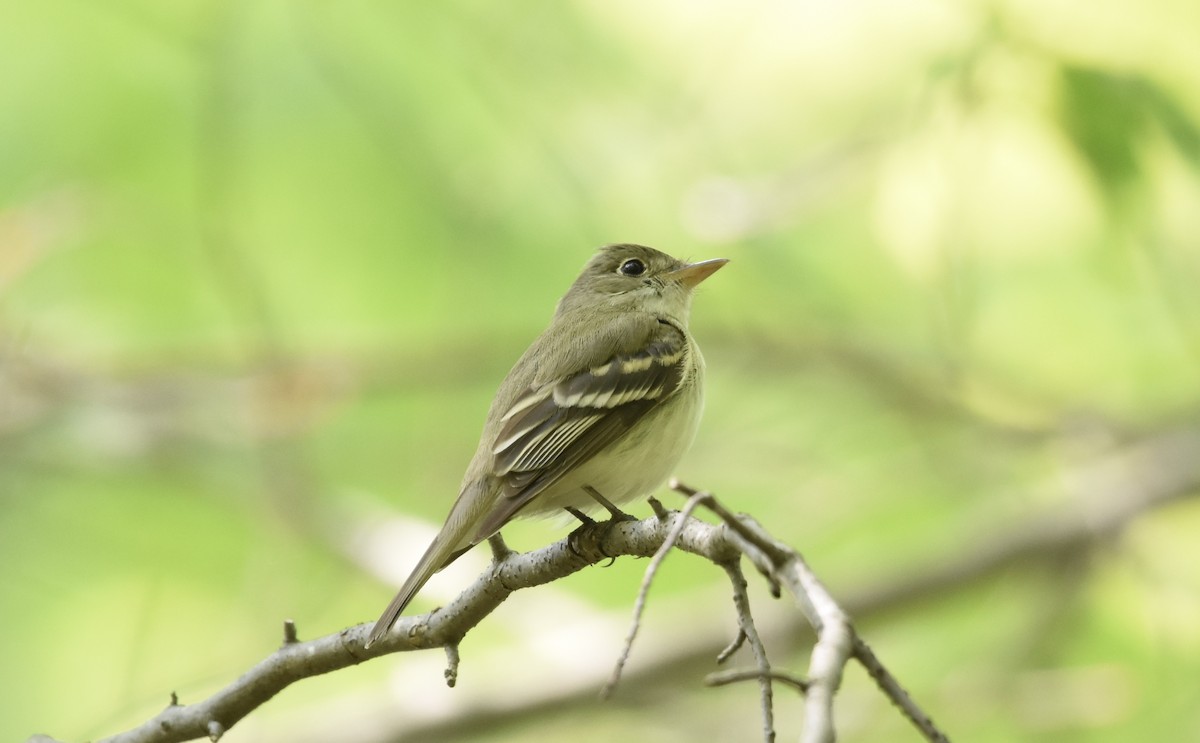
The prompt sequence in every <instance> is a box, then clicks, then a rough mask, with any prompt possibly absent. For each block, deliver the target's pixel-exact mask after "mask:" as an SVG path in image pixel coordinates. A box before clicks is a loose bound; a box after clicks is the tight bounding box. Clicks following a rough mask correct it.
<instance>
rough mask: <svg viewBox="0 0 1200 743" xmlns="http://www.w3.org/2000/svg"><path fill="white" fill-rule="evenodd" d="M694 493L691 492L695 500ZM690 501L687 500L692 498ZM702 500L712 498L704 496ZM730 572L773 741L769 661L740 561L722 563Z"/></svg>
mask: <svg viewBox="0 0 1200 743" xmlns="http://www.w3.org/2000/svg"><path fill="white" fill-rule="evenodd" d="M696 498H697V496H692V501H695V500H696ZM692 501H689V502H692ZM705 501H706V502H708V501H711V498H709V497H706V498H705ZM721 567H722V568H724V570H725V574H726V575H728V576H729V583H730V584H731V585H732V586H733V606H734V609H736V611H737V617H738V633H739V635H741V636H742V637H745V638H746V641H747V642H749V643H750V650H751V651H753V653H754V663H755V670H756V671H757V674H758V688H759V693H760V698H761V700H762V717H763V740H765V741H767V743H773V741H774V740H775V707H774V701H775V700H774V697H775V694H774V691H773V690H772V688H771V663H770V662H769V661H768V660H767V649H766V648H765V647H763V641H762V638H760V637H759V636H758V628H757V627H755V626H754V616H753V615H752V614H751V613H750V594H749V593H748V592H747V590H746V589H747V585H746V576H745V575H743V574H742V568H741V562H740V561H735V562H727V563H723V564H722V565H721Z"/></svg>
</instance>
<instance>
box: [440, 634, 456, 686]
mask: <svg viewBox="0 0 1200 743" xmlns="http://www.w3.org/2000/svg"><path fill="white" fill-rule="evenodd" d="M443 647H444V648H445V649H446V670H445V671H444V672H443V675H444V676H445V677H446V686H449V687H450V688H451V689H453V688H454V685H455V684H456V683H458V661H459V656H458V643H457V642H448V643H446V644H445V645H444V646H443Z"/></svg>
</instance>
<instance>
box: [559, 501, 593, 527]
mask: <svg viewBox="0 0 1200 743" xmlns="http://www.w3.org/2000/svg"><path fill="white" fill-rule="evenodd" d="M563 510H564V511H566V512H567V513H569V514H571V515H572V516H574V517H575V518H577V519H579V523H580V524H582V525H583V526H591V525H592V524H594V523H596V519H594V518H592V517H591V516H588V515H587V514H586V513H584V512H583V511H580V510H579V509H578V508H575V507H574V506H564V507H563Z"/></svg>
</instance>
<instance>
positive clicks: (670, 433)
mask: <svg viewBox="0 0 1200 743" xmlns="http://www.w3.org/2000/svg"><path fill="white" fill-rule="evenodd" d="M725 263H726V261H725V260H724V259H720V258H718V259H714V260H711V261H703V262H701V263H692V264H685V263H683V262H682V261H679V260H676V259H675V258H672V257H671V256H669V255H666V254H665V253H661V252H659V251H657V250H654V249H653V248H647V247H645V246H641V245H609V246H606V247H604V248H601V249H600V251H599V252H598V253H597V254H596V255H595V256H594V257H593V258H592V259H591V261H589V262H588V264H587V266H586V267H584V269H583V273H582V274H580V276H579V278H578V279H576V280H575V283H574V284H572V285H571V288H570V290H568V291H567V294H566V295H565V296H564V297H563V298H562V300H561V301H560V302H559V304H558V310H557V312H556V313H555V315H554V319H553V320H552V321H551V323H550V327H548V328H547V329H546V330H545V332H543V333H542V334H541V335H540V336H538V338H537V340H535V341H534V342H533V344H532V345H531V346H530V347H529V349H528V350H527V351H525V354H524V355H523V356H521V358H520V359H519V360H518V361H517V363H516V364H515V365H514V366H513V368H512V370H511V371H510V372H509V373H508V376H507V377H506V378H505V379H504V382H503V383H502V384H501V385H500V389H499V391H497V393H496V397H495V399H494V400H493V401H492V406H491V408H490V409H489V410H488V415H487V421H486V422H485V424H484V427H483V435H482V436H481V437H480V440H479V447H478V449H476V451H475V456H474V458H472V460H471V463H470V465H469V466H468V467H467V471H466V474H464V475H463V481H462V486H461V489H460V491H459V496H458V499H457V500H456V501H455V502H454V505H453V506H452V507H451V509H450V514H449V516H447V518H446V522H445V524H444V525H443V526H442V530H441V532H439V533H438V535H437V537H435V538H434V540H433V543H432V544H430V545H429V548H428V549H427V550H426V551H425V554H424V555H423V556H422V557H421V560H420V561H419V562H418V563H417V566H416V568H415V569H414V570H413V572H412V574H411V575H410V576H409V577H408V580H406V581H405V583H404V586H403V587H402V588H401V589H400V592H399V593H398V594H397V595H396V598H395V599H393V600H392V603H391V604H389V605H388V607H387V609H385V610H384V612H383V615H382V616H380V618H379V621H378V622H376V623H375V627H374V628H373V629H372V631H371V635H370V638H369V639H368V643H373V642H375V641H377V640H378V639H379V638H381V637H382V636H383V635H384V634H386V633H387V631H388V630H389V629H390V628H391V626H392V625H393V624H394V623H395V621H396V619H397V617H399V616H400V613H401V612H402V611H404V608H405V607H406V606H407V605H408V603H409V602H410V601H411V600H412V598H413V596H415V595H416V593H417V591H419V590H420V589H421V587H422V586H424V585H425V583H426V581H428V580H429V578H430V576H432V575H433V574H434V573H435V572H437V571H438V570H440V569H442V568H443V567H445V566H446V565H447V564H449V563H450V562H452V561H453V560H454V559H455V558H457V557H458V556H459V555H460V554H462V553H463V552H464V551H466V550H467V549H469V548H470V547H472V546H474V545H476V544H478V543H479V542H481V541H484V540H485V539H487V538H488V537H490V536H491V535H493V534H495V533H496V532H497V531H498V530H499V529H500V527H502V526H504V524H506V523H508V521H509V520H510V519H512V518H513V517H514V516H518V515H519V516H531V515H545V514H548V513H552V512H556V511H558V510H559V509H562V508H566V507H571V508H578V509H588V508H590V507H592V506H593V505H595V503H596V501H595V500H594V499H593V498H592V497H591V496H590V495H589V494H588V491H587V490H585V488H589V489H593V490H595V491H596V492H598V493H600V495H602V496H603V497H604V498H606V499H607V500H609V501H611V502H612V503H617V504H619V503H623V502H627V501H630V500H633V499H636V498H640V497H644V496H647V495H649V494H650V493H652V492H653V491H654V489H655V488H657V487H658V486H660V485H661V484H662V483H663V482H664V481H665V480H666V479H667V477H668V476H669V475H670V474H671V469H672V468H673V467H674V466H675V464H676V463H677V462H678V461H679V459H680V457H682V456H683V454H684V452H686V451H687V449H688V447H689V446H690V445H691V442H692V438H693V436H694V435H695V433H696V427H697V425H698V423H699V421H700V412H701V410H702V408H703V397H702V384H703V379H704V359H703V358H702V357H701V356H700V349H699V348H697V346H696V343H695V341H693V340H692V337H691V335H690V334H689V333H688V314H689V310H690V307H691V298H692V291H693V289H695V287H696V285H697V284H699V283H700V282H701V281H703V280H704V279H705V278H707V277H708V276H709V275H711V274H712V273H713V272H714V271H716V270H717V269H718V268H720V267H721V266H723V265H724V264H725Z"/></svg>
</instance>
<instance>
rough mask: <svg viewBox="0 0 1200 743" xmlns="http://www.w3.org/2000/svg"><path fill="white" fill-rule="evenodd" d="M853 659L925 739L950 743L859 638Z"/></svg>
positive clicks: (855, 641)
mask: <svg viewBox="0 0 1200 743" xmlns="http://www.w3.org/2000/svg"><path fill="white" fill-rule="evenodd" d="M854 658H855V660H857V661H858V662H859V663H861V664H862V666H863V668H865V669H867V673H868V674H870V676H871V678H872V679H874V680H875V684H876V685H877V686H878V687H879V688H880V689H881V690H883V692H884V694H885V695H887V698H888V699H890V700H892V703H893V704H895V705H896V707H898V708H899V709H900V712H901V713H903V714H904V716H905V717H907V718H908V719H909V721H910V722H912V724H913V725H915V726H916V727H917V729H918V730H920V731H921V734H922V735H924V736H925V739H926V740H928V741H931V743H950V739H949V738H947V737H946V734H945V733H943V732H942V731H941V730H939V729H938V727H937V725H935V724H934V722H933V720H931V719H929V715H927V714H925V712H924V710H922V709H921V708H920V707H918V706H917V705H916V703H915V702H913V700H912V697H910V696H909V695H908V692H907V691H905V690H904V687H902V686H900V682H899V681H897V680H896V678H895V677H894V676H892V674H891V672H890V671H888V669H887V668H885V667H884V665H883V664H882V663H880V662H879V658H877V657H876V656H875V653H874V651H872V650H871V648H870V646H868V645H867V643H865V642H863V640H862V638H861V637H855V638H854Z"/></svg>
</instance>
